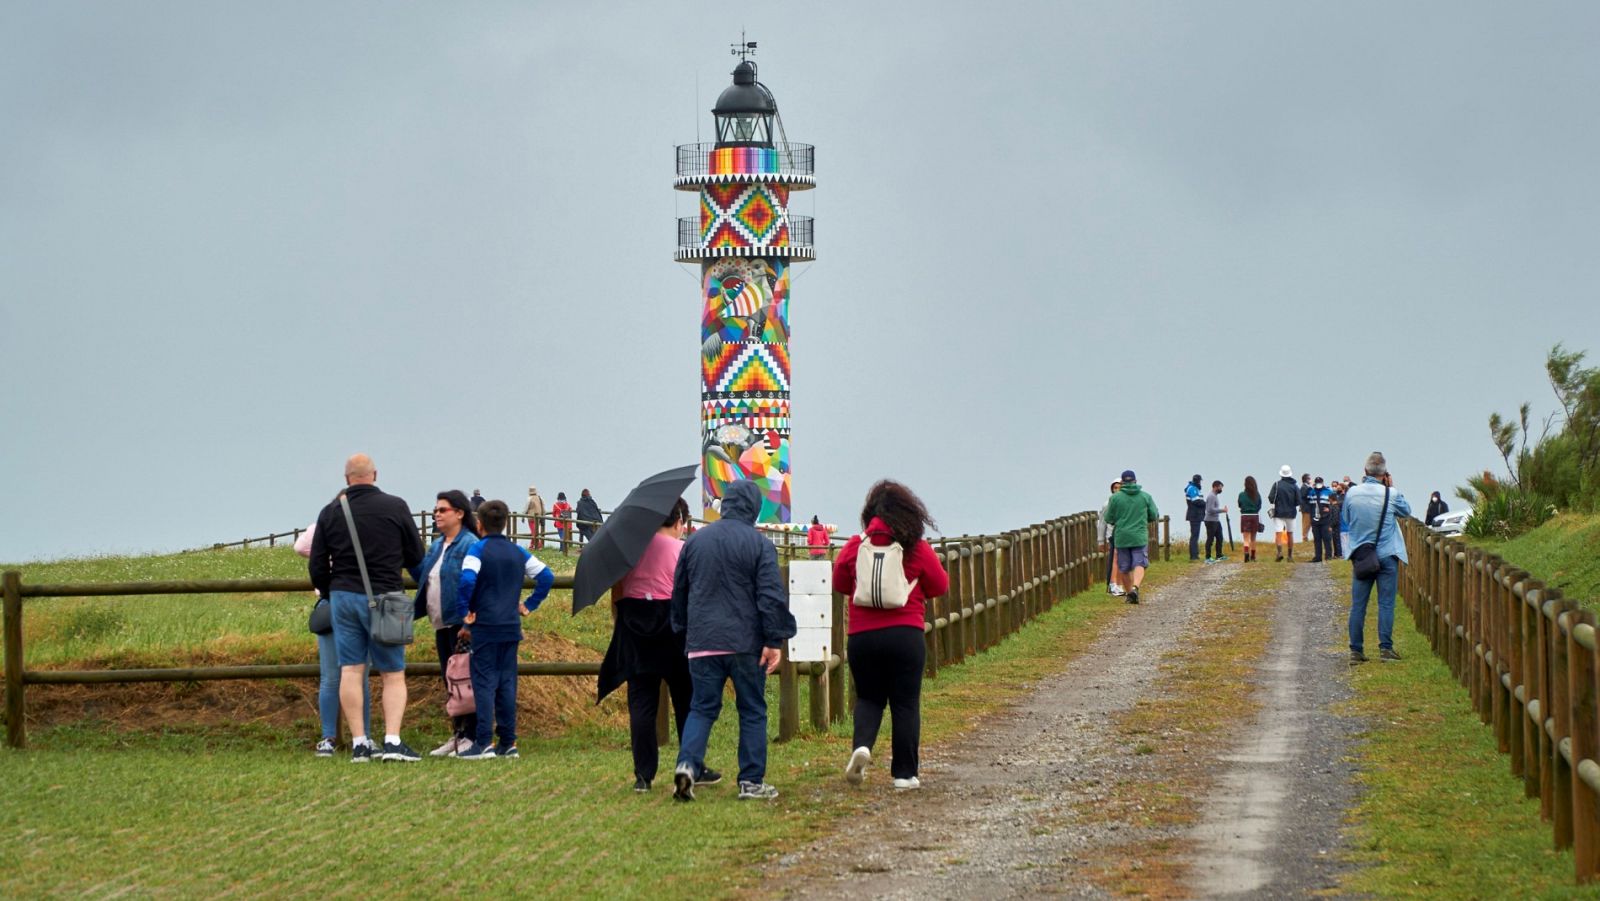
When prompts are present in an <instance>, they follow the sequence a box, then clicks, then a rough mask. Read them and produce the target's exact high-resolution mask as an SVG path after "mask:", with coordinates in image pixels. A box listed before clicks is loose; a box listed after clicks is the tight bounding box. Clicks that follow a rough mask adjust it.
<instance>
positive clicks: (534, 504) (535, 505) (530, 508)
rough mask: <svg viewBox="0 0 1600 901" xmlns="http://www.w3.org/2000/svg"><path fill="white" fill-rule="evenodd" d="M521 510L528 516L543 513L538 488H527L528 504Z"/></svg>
mask: <svg viewBox="0 0 1600 901" xmlns="http://www.w3.org/2000/svg"><path fill="white" fill-rule="evenodd" d="M522 512H523V513H526V514H528V515H529V516H543V515H544V498H542V497H540V496H539V489H537V488H529V489H528V505H527V506H526V507H524V508H522Z"/></svg>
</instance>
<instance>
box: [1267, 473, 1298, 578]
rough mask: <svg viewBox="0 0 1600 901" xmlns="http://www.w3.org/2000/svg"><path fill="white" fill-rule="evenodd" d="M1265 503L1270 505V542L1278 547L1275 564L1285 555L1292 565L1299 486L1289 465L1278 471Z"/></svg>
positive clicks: (1280, 561)
mask: <svg viewBox="0 0 1600 901" xmlns="http://www.w3.org/2000/svg"><path fill="white" fill-rule="evenodd" d="M1267 503H1269V504H1271V505H1272V541H1273V543H1274V544H1276V545H1277V546H1278V560H1277V562H1279V563H1282V562H1283V557H1284V554H1285V553H1287V554H1288V555H1289V562H1290V563H1293V562H1294V520H1295V513H1296V512H1297V511H1298V510H1299V508H1300V485H1299V484H1298V483H1297V482H1295V480H1294V468H1293V467H1291V466H1290V465H1289V464H1287V463H1285V464H1283V467H1282V468H1281V469H1279V470H1278V481H1276V482H1274V483H1272V490H1271V491H1269V492H1268V493H1267Z"/></svg>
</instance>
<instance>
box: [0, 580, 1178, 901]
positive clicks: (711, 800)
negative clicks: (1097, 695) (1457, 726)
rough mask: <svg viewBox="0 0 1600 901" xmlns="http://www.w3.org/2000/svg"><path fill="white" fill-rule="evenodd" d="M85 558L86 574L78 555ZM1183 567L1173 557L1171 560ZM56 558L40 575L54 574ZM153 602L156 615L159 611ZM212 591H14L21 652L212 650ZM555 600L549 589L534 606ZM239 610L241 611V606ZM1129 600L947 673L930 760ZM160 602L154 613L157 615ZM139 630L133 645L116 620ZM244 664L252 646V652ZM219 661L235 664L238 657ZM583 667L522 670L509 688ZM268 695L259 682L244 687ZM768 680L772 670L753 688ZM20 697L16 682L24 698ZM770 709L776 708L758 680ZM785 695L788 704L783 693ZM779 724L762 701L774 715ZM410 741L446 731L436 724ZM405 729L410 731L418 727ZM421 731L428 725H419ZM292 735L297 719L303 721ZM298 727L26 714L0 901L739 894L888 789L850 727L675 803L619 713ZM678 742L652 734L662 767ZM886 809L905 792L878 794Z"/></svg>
mask: <svg viewBox="0 0 1600 901" xmlns="http://www.w3.org/2000/svg"><path fill="white" fill-rule="evenodd" d="M221 556H222V558H223V559H220V560H213V561H212V563H211V565H212V566H219V565H225V566H227V567H229V568H230V573H229V574H230V575H238V574H241V573H243V572H245V571H248V572H249V574H250V575H274V576H276V575H294V574H296V569H295V566H296V564H297V563H298V558H293V557H285V556H284V555H283V554H282V553H280V552H274V551H260V552H258V551H253V550H252V551H241V552H232V551H230V552H224V553H223V555H221ZM80 565H81V566H85V567H98V568H99V569H97V570H96V573H95V575H93V576H89V575H86V573H85V570H81V569H76V568H75V567H77V566H80ZM133 565H134V564H130V563H128V562H126V561H117V560H114V559H107V560H103V561H89V562H86V563H81V564H79V563H62V564H48V565H33V566H29V567H27V569H26V572H27V578H28V580H29V581H45V580H47V579H48V580H57V579H60V580H65V579H79V578H97V579H109V578H117V579H121V578H129V577H130V576H131V575H132V572H133V570H131V569H129V567H130V566H133ZM199 565H200V564H197V563H196V562H194V561H192V560H186V559H177V558H157V560H156V561H152V567H151V568H150V569H148V570H144V569H141V570H138V572H139V574H140V576H143V577H151V578H154V577H158V574H159V577H161V578H183V577H191V576H192V577H199V576H201V575H205V576H207V577H217V575H218V573H216V572H215V571H207V572H205V573H201V572H198V571H196V570H195V569H194V567H197V566H199ZM1177 565H1178V564H1172V566H1177ZM52 567H54V569H51V568H52ZM168 603H170V604H171V605H172V606H170V607H163V606H162V605H163V604H168ZM197 603H198V605H199V606H202V607H204V606H208V604H207V603H206V602H205V601H199V602H197V601H196V599H193V598H188V599H172V600H171V601H159V602H146V603H141V604H138V605H134V604H132V603H130V602H129V601H127V600H125V599H106V600H104V601H91V600H87V599H85V600H81V601H40V602H38V603H37V604H33V603H30V604H29V607H28V613H27V625H28V628H29V632H30V642H31V646H30V649H29V659H30V662H33V661H36V660H38V659H40V658H36V657H34V654H35V652H36V651H37V652H38V653H39V654H41V655H48V656H45V657H44V659H55V660H99V661H106V660H114V659H119V655H132V656H139V655H141V654H149V655H153V656H161V655H165V656H168V657H178V658H181V657H183V656H184V655H186V654H192V653H194V652H195V651H196V649H197V648H199V649H203V648H204V647H205V646H206V645H207V644H208V643H209V644H211V645H215V644H216V643H217V632H216V631H213V632H212V633H211V634H210V636H209V637H208V636H207V635H206V634H205V632H204V630H203V629H201V628H200V627H198V626H192V625H190V624H187V623H185V624H183V625H181V626H180V625H175V624H173V623H172V622H171V620H173V619H178V618H183V619H187V618H190V617H193V616H197V615H208V616H209V615H212V614H209V613H207V614H196V613H195V612H194V610H193V608H194V607H195V606H196V605H197ZM549 603H550V604H551V605H554V606H555V607H556V608H558V609H559V608H560V606H561V600H560V599H552V601H551V602H549ZM51 605H57V606H60V607H63V608H72V607H74V606H78V605H82V607H81V609H97V608H99V607H101V606H102V605H103V606H104V607H106V608H108V609H113V610H117V611H118V615H119V616H120V617H122V618H121V619H119V620H118V625H117V627H116V628H113V629H109V630H106V631H104V632H102V633H99V634H81V635H79V636H78V637H76V638H66V637H63V636H60V635H57V634H55V632H56V630H57V629H58V628H59V627H60V625H61V624H60V623H59V622H58V623H56V624H55V625H51V620H50V619H49V616H50V615H52V614H55V615H60V614H59V613H58V612H56V611H50V610H48V609H47V608H48V607H50V606H51ZM209 606H227V607H238V608H239V609H238V610H237V611H229V612H230V613H234V614H235V615H233V616H231V617H226V618H220V619H212V620H208V622H210V623H211V624H212V627H213V629H217V628H219V627H220V628H221V629H224V630H226V631H227V634H230V635H236V636H238V640H237V642H235V643H234V644H233V645H231V646H230V648H231V650H230V653H231V652H234V651H243V652H245V653H244V656H246V657H250V656H251V655H252V654H254V653H256V652H257V651H258V650H261V649H271V648H275V647H279V646H280V645H283V646H288V645H304V646H305V648H306V650H305V652H304V653H303V655H302V656H304V657H305V659H312V657H313V656H314V652H313V651H311V650H310V648H311V645H310V642H309V637H308V636H305V635H304V633H303V625H302V622H303V618H304V613H305V608H306V601H305V599H303V598H282V597H279V598H272V597H264V598H261V599H259V605H257V603H256V602H252V601H238V600H235V599H230V598H216V599H211V601H210V604H209ZM247 607H248V608H249V610H250V611H251V612H249V613H245V612H244V609H245V608H247ZM1125 609H1127V608H1125V607H1124V606H1123V605H1121V604H1120V603H1117V602H1116V601H1115V599H1112V598H1109V597H1107V596H1106V595H1105V594H1104V593H1102V592H1098V591H1090V592H1086V593H1084V594H1082V595H1080V596H1078V597H1076V598H1073V599H1071V600H1070V601H1068V602H1066V603H1063V604H1061V605H1058V606H1057V607H1056V608H1055V609H1054V610H1052V611H1050V612H1049V613H1047V614H1046V615H1045V616H1043V617H1042V618H1041V619H1040V620H1039V621H1038V622H1036V623H1034V624H1032V625H1030V626H1029V627H1028V628H1027V629H1025V630H1024V631H1023V632H1022V633H1021V634H1020V635H1018V636H1014V637H1013V638H1011V639H1010V640H1008V641H1006V642H1005V643H1004V644H1002V645H1001V646H1000V647H998V648H996V649H995V650H992V651H990V652H988V653H986V654H983V655H980V656H978V657H975V658H971V659H970V660H969V662H968V663H967V664H964V665H962V666H956V667H949V668H945V669H942V670H941V672H940V675H939V677H938V678H937V679H936V680H933V681H931V682H930V683H929V684H928V690H927V692H926V694H925V703H924V720H925V726H924V729H925V740H926V741H928V742H929V743H930V745H931V746H930V747H929V748H928V749H927V750H926V751H925V754H926V755H927V756H929V757H935V756H936V755H937V753H938V750H937V743H938V742H941V741H956V740H959V736H960V734H961V733H962V732H963V731H964V730H966V729H968V728H970V727H971V725H972V723H973V722H974V719H975V718H976V717H978V716H981V715H983V714H984V713H986V712H989V711H992V710H995V709H997V708H1000V707H1002V706H1004V705H1006V704H1008V703H1010V700H1011V699H1012V698H1013V697H1015V696H1016V694H1017V692H1019V691H1020V690H1022V687H1023V686H1024V685H1025V684H1026V683H1027V682H1028V681H1029V680H1030V679H1032V678H1035V677H1037V676H1038V675H1040V674H1042V673H1045V672H1048V671H1050V670H1053V669H1055V668H1057V667H1059V666H1060V665H1061V664H1062V663H1063V662H1064V661H1065V659H1067V658H1068V657H1069V656H1070V655H1071V654H1072V653H1074V650H1075V649H1076V648H1080V647H1082V646H1084V644H1086V643H1087V642H1089V641H1092V640H1093V639H1094V636H1095V635H1096V634H1097V633H1098V631H1099V629H1100V628H1101V626H1103V625H1104V624H1105V623H1106V622H1108V621H1109V620H1110V619H1112V618H1114V617H1116V616H1119V615H1121V614H1122V613H1123V611H1124V610H1125ZM163 611H165V612H163ZM555 612H556V611H555V610H545V611H541V613H540V614H539V617H538V619H537V622H538V623H540V624H541V625H545V626H546V628H548V629H550V630H552V632H553V633H554V634H555V635H557V636H559V637H562V638H564V639H567V640H570V641H571V642H573V643H574V644H577V645H581V646H584V647H588V648H594V647H597V646H600V645H603V641H604V639H603V638H601V637H598V636H601V635H603V634H604V632H605V630H606V629H608V628H609V619H608V618H606V617H605V616H604V613H603V611H599V612H597V613H596V615H594V616H593V617H592V619H593V620H595V621H596V622H598V623H600V624H601V626H602V628H600V629H595V628H593V627H591V626H589V625H587V624H585V622H584V621H585V617H586V616H588V614H585V616H579V617H577V618H576V619H574V618H572V617H570V616H567V615H565V614H564V613H563V614H562V615H561V616H554V615H549V614H553V613H555ZM130 630H131V631H132V632H134V633H135V635H136V636H137V637H134V638H129V637H128V636H127V635H126V633H127V632H128V631H130ZM251 659H254V658H253V657H251ZM235 662H237V661H235ZM552 682H562V683H567V682H571V683H573V684H574V685H576V686H577V687H578V688H577V693H578V694H580V695H581V694H582V693H583V692H585V691H590V690H592V681H591V680H566V679H524V680H522V691H523V692H524V693H528V692H530V690H531V691H535V692H537V691H542V690H543V688H542V686H543V685H545V684H547V683H552ZM253 684H255V685H257V686H263V687H262V689H261V690H264V691H269V692H270V691H271V690H272V687H271V686H270V685H269V684H267V683H253ZM771 687H772V688H773V689H775V687H776V686H775V680H774V682H773V683H771ZM32 696H33V693H30V699H31V698H32ZM769 703H770V704H771V706H772V707H773V708H775V707H776V695H775V691H769ZM803 704H804V701H802V705H803ZM731 715H732V711H731V707H730V708H729V709H728V710H727V711H726V712H725V715H724V719H723V721H722V722H720V723H719V725H718V727H717V730H716V732H715V733H714V735H713V741H712V746H711V752H710V756H709V758H708V759H709V760H710V761H711V763H712V765H713V766H716V767H718V768H721V769H724V770H726V771H729V772H730V773H731V771H732V770H733V769H735V766H734V762H733V757H734V730H733V728H732V722H731ZM771 719H772V721H773V723H774V726H775V722H776V711H775V710H774V711H773V715H772V717H771ZM427 720H428V722H426V723H424V724H419V725H418V726H416V727H412V726H410V725H408V728H407V732H408V735H407V737H408V738H410V739H412V743H413V744H418V741H417V738H419V737H420V738H424V739H426V740H428V741H432V740H437V739H440V738H442V737H443V725H442V720H441V718H439V717H438V716H432V717H428V718H427ZM413 728H416V729H417V730H418V734H416V735H413V734H411V733H412V729H413ZM430 730H431V733H432V734H430ZM300 733H304V734H300ZM310 736H311V733H309V732H304V727H303V726H297V727H296V728H295V729H285V728H284V727H282V726H281V725H278V724H274V723H273V722H258V723H226V724H213V725H204V726H195V725H188V726H185V725H184V724H183V723H176V722H173V723H169V722H151V723H147V724H143V725H142V726H140V725H138V724H134V725H133V726H132V727H130V726H129V724H127V723H119V724H118V725H117V727H116V728H111V727H109V726H108V724H106V723H104V722H97V721H94V720H88V721H78V722H60V723H58V724H57V725H53V726H47V727H43V728H36V729H34V730H33V732H32V734H31V739H32V747H31V748H30V750H28V751H23V752H16V751H3V752H0V777H3V778H4V780H5V784H6V791H5V799H6V800H5V803H4V805H0V857H3V859H5V860H6V861H7V864H6V866H5V867H4V868H0V895H3V896H7V897H18V896H38V895H59V894H89V895H97V896H105V895H120V894H133V895H139V896H147V895H180V896H193V895H223V894H230V895H260V894H269V893H270V894H272V895H275V896H293V897H305V896H314V895H328V896H335V897H342V896H354V895H359V896H363V897H368V896H403V897H415V896H423V895H427V896H439V895H458V894H464V893H467V892H481V891H496V892H499V893H506V891H507V890H508V889H509V890H510V892H511V893H513V894H535V893H537V894H555V893H557V892H560V893H563V894H568V895H575V896H581V897H643V896H650V897H685V896H690V895H695V896H707V895H709V896H719V895H727V894H730V893H736V892H739V891H742V890H747V889H751V888H753V887H755V886H756V884H757V883H758V882H759V881H760V880H761V879H762V872H761V871H760V870H759V869H758V868H757V865H758V864H760V863H762V862H763V861H766V860H769V859H771V858H772V857H774V856H776V855H779V854H782V853H786V852H789V851H793V850H795V849H797V848H799V847H801V846H803V844H804V843H805V842H806V841H807V839H808V838H810V837H811V836H813V835H815V834H817V832H818V830H821V829H826V828H829V826H830V823H831V822H833V821H835V820H836V819H837V818H839V817H844V816H848V814H849V813H850V812H851V811H853V810H855V809H857V808H858V806H859V805H860V804H862V803H865V801H866V800H867V799H882V798H884V797H885V796H886V795H888V793H889V789H888V786H887V779H886V777H885V776H884V774H883V772H881V771H877V772H874V773H872V774H871V778H869V780H868V782H867V785H866V786H865V787H864V788H863V789H852V788H850V787H848V786H846V785H845V784H844V783H843V781H842V779H840V778H839V768H840V767H841V765H842V763H843V761H844V758H845V756H846V755H847V754H848V751H849V738H848V731H847V724H846V725H841V726H838V727H835V729H834V730H833V731H831V732H829V733H827V734H821V735H806V736H804V737H803V738H801V739H800V740H797V741H794V742H790V743H787V744H784V745H776V744H774V745H773V746H772V753H771V756H770V760H769V769H768V779H769V781H771V782H773V783H774V784H776V785H778V786H779V788H780V790H781V791H782V792H783V794H782V796H781V797H780V798H779V799H778V800H777V801H776V802H773V803H768V804H758V803H754V802H745V803H740V802H737V801H736V800H734V795H735V793H736V792H735V790H734V788H733V786H732V785H731V784H724V785H721V786H716V787H712V788H707V789H704V790H702V792H701V793H700V794H701V800H699V801H696V802H695V803H694V804H689V805H680V804H675V803H674V802H672V801H671V799H670V798H669V791H668V790H667V788H666V787H665V786H664V785H662V786H658V787H657V788H656V790H655V791H653V792H651V793H649V794H646V795H636V794H635V793H634V792H633V791H632V790H631V784H632V777H631V775H630V774H631V762H630V758H629V753H628V739H627V733H626V730H625V728H624V727H623V726H622V724H621V722H620V720H619V719H617V718H615V717H614V718H612V719H610V720H605V719H589V718H575V719H574V720H573V721H572V722H569V723H566V724H564V725H559V726H550V727H548V728H530V727H529V724H527V723H522V737H521V740H520V742H519V743H520V745H521V750H522V755H523V756H522V759H521V760H517V761H489V762H483V763H464V762H459V761H437V760H425V761H423V762H422V763H420V764H416V765H410V766H406V765H398V764H393V765H377V764H374V765H368V766H365V767H356V766H351V765H349V764H348V763H346V762H345V761H344V760H343V759H342V758H335V759H334V760H332V761H329V760H319V759H316V758H314V757H312V756H311V755H310V754H309V753H307V751H306V750H304V749H305V748H306V747H308V745H307V744H306V741H305V740H306V739H309V737H310ZM672 753H673V750H672V749H671V748H666V749H663V755H664V758H665V759H667V760H670V758H671V755H672ZM888 801H889V803H897V804H898V803H906V804H912V803H915V800H914V796H913V797H890V798H888Z"/></svg>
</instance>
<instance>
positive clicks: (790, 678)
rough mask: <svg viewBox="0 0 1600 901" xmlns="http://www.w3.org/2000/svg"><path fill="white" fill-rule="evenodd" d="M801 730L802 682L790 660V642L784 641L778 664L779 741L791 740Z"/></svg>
mask: <svg viewBox="0 0 1600 901" xmlns="http://www.w3.org/2000/svg"><path fill="white" fill-rule="evenodd" d="M799 731H800V683H799V680H798V679H797V678H796V676H795V671H794V664H793V663H792V662H790V660H789V643H788V642H787V641H786V642H784V643H783V662H782V663H780V664H778V741H789V740H790V739H792V738H794V737H795V735H796V734H797V733H798V732H799Z"/></svg>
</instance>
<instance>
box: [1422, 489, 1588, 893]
mask: <svg viewBox="0 0 1600 901" xmlns="http://www.w3.org/2000/svg"><path fill="white" fill-rule="evenodd" d="M1401 531H1402V533H1403V534H1404V537H1405V542H1406V555H1407V556H1408V557H1410V558H1411V561H1412V562H1411V564H1410V565H1409V566H1405V567H1402V568H1401V573H1400V591H1401V593H1402V594H1403V596H1404V597H1405V601H1406V605H1407V606H1408V607H1409V608H1410V609H1411V613H1412V615H1413V617H1414V618H1415V619H1416V624H1417V628H1418V629H1419V630H1420V631H1421V632H1422V633H1423V634H1424V635H1426V636H1428V638H1429V640H1430V641H1431V642H1432V644H1433V651H1434V653H1435V654H1437V655H1438V656H1439V657H1440V658H1442V659H1443V660H1444V661H1445V663H1447V664H1448V665H1449V667H1450V671H1451V672H1452V673H1453V674H1454V675H1455V676H1456V678H1457V679H1459V680H1460V682H1461V684H1462V685H1463V686H1464V687H1465V688H1466V689H1467V691H1468V692H1469V694H1470V697H1471V701H1472V706H1473V708H1474V709H1475V710H1476V711H1477V713H1478V716H1479V718H1480V719H1481V720H1482V721H1483V722H1484V723H1485V724H1486V725H1489V726H1491V727H1492V728H1493V730H1494V736H1495V742H1496V744H1497V745H1498V746H1499V749H1500V753H1502V754H1506V755H1508V756H1509V758H1510V768H1511V774H1512V775H1513V776H1515V777H1518V778H1520V779H1521V780H1522V784H1523V791H1524V792H1525V793H1526V794H1527V796H1528V797H1530V798H1538V799H1539V814H1540V816H1541V817H1543V818H1544V819H1545V820H1547V821H1549V822H1550V823H1551V824H1552V827H1553V831H1554V844H1555V848H1556V849H1557V850H1561V849H1565V848H1572V849H1573V856H1574V863H1575V869H1576V871H1577V878H1578V881H1579V882H1592V881H1594V880H1595V879H1596V877H1597V876H1600V805H1597V799H1600V704H1597V700H1600V688H1597V683H1596V679H1597V676H1600V659H1597V652H1596V641H1595V625H1596V619H1595V615H1594V613H1593V612H1591V611H1589V610H1585V609H1583V608H1582V607H1580V606H1579V605H1578V604H1576V603H1574V602H1572V601H1569V600H1566V599H1564V598H1563V597H1562V596H1561V592H1560V590H1559V589H1555V588H1550V587H1548V586H1546V585H1545V584H1544V583H1543V582H1541V581H1540V580H1538V579H1536V578H1534V577H1533V576H1532V575H1530V574H1529V573H1528V572H1527V571H1526V570H1523V569H1518V568H1517V567H1515V566H1513V565H1511V564H1509V563H1507V562H1506V561H1504V560H1502V559H1501V558H1500V557H1498V556H1496V555H1494V554H1490V553H1488V552H1486V551H1485V550H1483V549H1482V548H1475V547H1472V546H1470V545H1468V544H1466V543H1464V542H1462V541H1461V540H1459V539H1456V538H1450V537H1446V536H1442V535H1436V534H1434V533H1432V532H1430V531H1429V530H1428V529H1427V528H1426V527H1424V526H1423V525H1422V524H1421V523H1419V522H1417V521H1416V520H1414V519H1407V520H1403V521H1402V522H1401Z"/></svg>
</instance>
